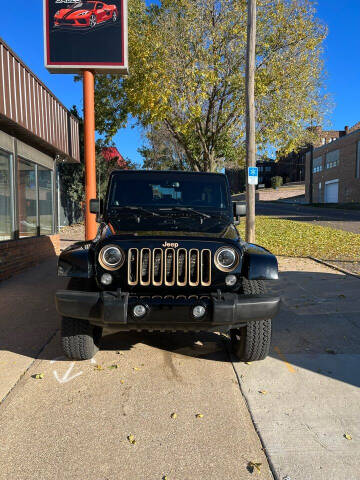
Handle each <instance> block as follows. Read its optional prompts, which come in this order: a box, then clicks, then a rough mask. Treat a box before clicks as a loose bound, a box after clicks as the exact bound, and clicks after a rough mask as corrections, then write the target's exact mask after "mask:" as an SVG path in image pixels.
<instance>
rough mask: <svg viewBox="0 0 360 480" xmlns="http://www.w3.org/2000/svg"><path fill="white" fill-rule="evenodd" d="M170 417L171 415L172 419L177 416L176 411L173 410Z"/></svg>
mask: <svg viewBox="0 0 360 480" xmlns="http://www.w3.org/2000/svg"><path fill="white" fill-rule="evenodd" d="M170 417H171V418H173V419H174V420H175V419H176V418H177V413H175V412H174V413H172V414H171V415H170Z"/></svg>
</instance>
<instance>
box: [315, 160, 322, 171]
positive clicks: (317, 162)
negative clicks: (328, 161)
mask: <svg viewBox="0 0 360 480" xmlns="http://www.w3.org/2000/svg"><path fill="white" fill-rule="evenodd" d="M321 170H322V157H316V158H314V160H313V173H317V172H321Z"/></svg>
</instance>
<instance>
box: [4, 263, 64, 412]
mask: <svg viewBox="0 0 360 480" xmlns="http://www.w3.org/2000/svg"><path fill="white" fill-rule="evenodd" d="M56 262H57V260H56V258H52V259H51V260H47V261H45V262H42V263H40V264H38V265H36V266H35V267H32V268H29V269H28V270H26V271H24V272H23V273H20V274H18V275H16V276H14V277H12V278H10V279H9V280H5V281H3V282H1V283H0V312H1V321H0V371H1V375H0V402H1V401H2V400H3V399H4V397H5V396H6V395H7V394H8V392H9V391H10V390H11V389H12V388H13V387H14V385H16V383H17V382H18V380H19V379H20V378H21V376H22V375H23V374H24V373H25V372H26V371H27V370H28V369H29V367H30V366H31V365H32V364H33V362H34V360H35V359H36V358H37V357H38V356H39V355H40V353H41V351H42V349H43V348H44V346H45V345H46V344H47V343H48V342H49V341H50V340H51V338H52V337H53V336H54V334H55V333H56V331H57V330H58V329H59V327H60V322H59V316H58V314H57V312H56V310H55V303H54V295H55V291H56V290H57V289H61V288H64V286H65V285H66V283H67V282H66V279H59V278H57V276H56Z"/></svg>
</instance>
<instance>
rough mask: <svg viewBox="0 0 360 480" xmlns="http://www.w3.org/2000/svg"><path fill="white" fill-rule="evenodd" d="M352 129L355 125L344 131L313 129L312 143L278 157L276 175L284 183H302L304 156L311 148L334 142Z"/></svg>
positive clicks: (303, 177)
mask: <svg viewBox="0 0 360 480" xmlns="http://www.w3.org/2000/svg"><path fill="white" fill-rule="evenodd" d="M357 125H359V127H358V128H360V123H359V124H357ZM354 129H356V125H354V127H352V128H351V129H349V127H347V126H346V127H345V129H344V130H323V129H322V127H319V126H317V127H313V131H314V133H315V135H316V139H315V141H314V143H313V144H309V145H306V146H304V147H303V148H301V149H299V150H297V151H293V152H290V153H289V154H288V155H285V156H282V157H279V159H278V162H277V175H280V176H281V177H283V180H284V183H288V182H303V181H304V180H305V163H306V154H307V153H308V152H310V150H311V148H318V147H320V146H322V145H327V144H329V143H331V142H334V141H335V140H337V139H338V138H340V137H343V136H345V135H347V134H348V133H350V132H351V131H353V130H354Z"/></svg>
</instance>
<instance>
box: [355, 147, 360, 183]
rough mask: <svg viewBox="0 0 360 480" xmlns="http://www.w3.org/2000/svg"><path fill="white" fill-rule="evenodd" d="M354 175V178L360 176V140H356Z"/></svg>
mask: <svg viewBox="0 0 360 480" xmlns="http://www.w3.org/2000/svg"><path fill="white" fill-rule="evenodd" d="M355 176H356V178H360V141H359V142H357V151H356V172H355Z"/></svg>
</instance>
